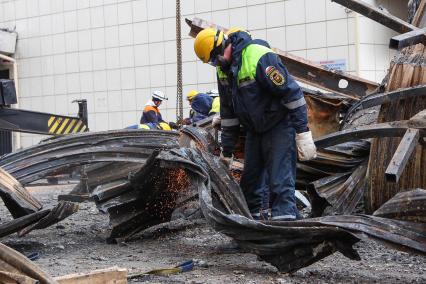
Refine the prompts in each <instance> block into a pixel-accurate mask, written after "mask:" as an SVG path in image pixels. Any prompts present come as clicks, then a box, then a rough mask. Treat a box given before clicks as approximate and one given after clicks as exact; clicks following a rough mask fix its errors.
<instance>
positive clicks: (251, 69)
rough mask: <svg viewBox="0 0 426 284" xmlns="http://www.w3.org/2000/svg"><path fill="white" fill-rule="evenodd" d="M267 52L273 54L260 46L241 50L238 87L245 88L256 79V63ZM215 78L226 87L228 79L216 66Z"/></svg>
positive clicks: (255, 45)
mask: <svg viewBox="0 0 426 284" xmlns="http://www.w3.org/2000/svg"><path fill="white" fill-rule="evenodd" d="M268 52H274V51H273V50H272V49H270V48H267V47H266V46H263V45H260V44H250V45H248V46H247V47H246V48H244V49H243V51H242V53H241V56H242V65H241V68H240V70H239V71H238V87H245V86H248V85H250V84H252V83H254V81H255V78H256V69H257V63H258V62H259V60H260V58H261V57H262V56H263V55H265V54H266V53H268ZM216 72H217V77H218V78H219V82H220V83H221V84H222V85H228V77H227V75H226V73H225V72H223V71H222V69H221V68H220V67H219V66H218V67H216Z"/></svg>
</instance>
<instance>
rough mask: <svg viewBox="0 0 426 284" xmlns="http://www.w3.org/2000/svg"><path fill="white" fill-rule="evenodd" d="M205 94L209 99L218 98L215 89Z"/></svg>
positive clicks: (217, 92)
mask: <svg viewBox="0 0 426 284" xmlns="http://www.w3.org/2000/svg"><path fill="white" fill-rule="evenodd" d="M207 94H208V95H209V96H210V97H213V98H214V97H218V96H219V91H218V90H216V89H212V90H210V91H208V92H207Z"/></svg>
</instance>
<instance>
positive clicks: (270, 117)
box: [194, 28, 316, 221]
mask: <svg viewBox="0 0 426 284" xmlns="http://www.w3.org/2000/svg"><path fill="white" fill-rule="evenodd" d="M194 51H195V53H196V55H197V57H198V58H199V59H200V60H201V61H202V62H204V63H209V64H210V65H212V66H214V67H216V74H217V79H218V88H219V96H220V102H221V106H220V117H221V130H222V134H221V150H222V151H221V160H222V161H224V162H225V163H229V162H230V161H231V159H232V157H233V152H234V148H235V144H236V142H237V140H238V135H239V131H240V125H242V126H243V127H244V128H245V129H246V131H247V135H246V141H245V157H244V158H245V161H244V172H243V174H242V177H241V188H242V190H243V192H244V195H245V197H246V200H247V204H248V207H249V209H250V212H251V214H252V216H253V218H255V219H262V217H263V218H264V214H263V213H264V212H262V211H263V210H264V209H265V208H264V198H265V195H266V194H268V195H269V203H270V204H271V207H272V208H271V214H272V220H277V221H279V220H281V221H291V220H295V219H296V218H297V217H298V215H299V213H298V210H297V208H296V203H295V181H296V176H295V175H296V160H297V154H298V155H299V159H300V160H310V159H313V158H315V157H316V148H315V144H314V142H313V139H312V134H311V132H310V131H309V128H308V125H307V124H308V120H307V109H306V103H305V100H304V97H303V93H302V91H301V89H300V87H299V85H298V84H297V82H296V81H295V80H294V79H293V77H292V76H291V75H290V74H289V73H288V71H287V69H286V67H285V66H284V64H283V62H282V61H281V59H280V57H279V56H278V55H277V54H276V53H275V52H274V51H273V50H271V49H270V48H269V44H268V43H267V42H266V41H264V40H256V39H252V38H251V35H250V34H249V33H248V32H247V31H244V30H242V29H240V28H231V29H230V30H229V31H228V32H227V33H224V32H223V31H221V30H219V29H215V28H207V29H204V30H202V31H201V32H199V33H198V35H197V37H196V38H195V42H194ZM265 181H266V184H264V182H265ZM265 188H266V189H267V191H268V192H267V193H266V192H265ZM262 215H263V216H262Z"/></svg>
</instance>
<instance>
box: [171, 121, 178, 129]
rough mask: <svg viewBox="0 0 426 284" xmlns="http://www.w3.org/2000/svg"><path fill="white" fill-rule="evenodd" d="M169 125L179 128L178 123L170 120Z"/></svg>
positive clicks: (172, 127)
mask: <svg viewBox="0 0 426 284" xmlns="http://www.w3.org/2000/svg"><path fill="white" fill-rule="evenodd" d="M169 125H170V128H171V129H179V125H178V124H177V123H175V122H173V121H170V122H169Z"/></svg>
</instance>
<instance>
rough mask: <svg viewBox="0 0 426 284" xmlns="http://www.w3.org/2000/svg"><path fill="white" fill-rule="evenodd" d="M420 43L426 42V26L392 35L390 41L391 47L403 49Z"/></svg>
mask: <svg viewBox="0 0 426 284" xmlns="http://www.w3.org/2000/svg"><path fill="white" fill-rule="evenodd" d="M418 43H422V44H426V28H423V29H417V30H414V31H411V32H408V33H405V34H401V35H397V36H394V37H392V38H391V39H390V41H389V48H392V49H402V48H404V47H407V46H411V45H415V44H418Z"/></svg>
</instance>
